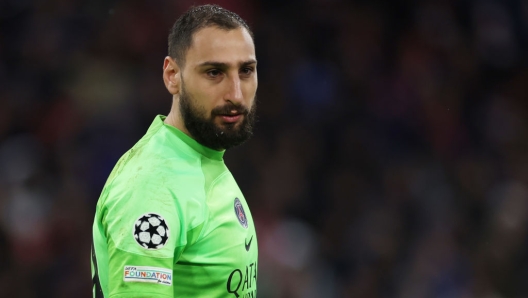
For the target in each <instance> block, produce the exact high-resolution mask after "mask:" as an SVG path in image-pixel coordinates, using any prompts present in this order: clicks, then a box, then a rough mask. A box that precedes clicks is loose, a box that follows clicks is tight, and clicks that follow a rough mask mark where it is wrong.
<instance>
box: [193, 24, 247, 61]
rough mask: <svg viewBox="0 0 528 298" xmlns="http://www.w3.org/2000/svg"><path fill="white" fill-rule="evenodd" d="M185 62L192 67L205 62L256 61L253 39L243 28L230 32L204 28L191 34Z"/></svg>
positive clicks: (216, 28)
mask: <svg viewBox="0 0 528 298" xmlns="http://www.w3.org/2000/svg"><path fill="white" fill-rule="evenodd" d="M186 60H187V62H190V63H192V64H194V65H199V64H203V63H205V62H207V61H216V62H221V63H226V64H240V63H244V62H247V61H256V57H255V46H254V44H253V38H252V37H251V35H250V34H249V32H248V31H247V30H246V29H245V28H243V27H239V28H236V29H231V30H226V29H221V28H218V27H205V28H202V29H200V30H198V31H197V32H195V33H194V34H193V39H192V42H191V47H190V48H189V50H188V51H187V55H186Z"/></svg>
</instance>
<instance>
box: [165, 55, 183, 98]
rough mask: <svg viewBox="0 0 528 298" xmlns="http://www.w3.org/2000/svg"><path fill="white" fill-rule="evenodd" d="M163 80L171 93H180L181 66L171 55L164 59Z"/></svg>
mask: <svg viewBox="0 0 528 298" xmlns="http://www.w3.org/2000/svg"><path fill="white" fill-rule="evenodd" d="M163 82H164V83H165V87H166V88H167V90H168V91H169V93H170V94H172V95H176V94H178V93H180V86H181V82H180V67H179V66H178V64H177V63H176V61H174V59H172V58H171V57H170V56H167V57H165V60H164V61H163Z"/></svg>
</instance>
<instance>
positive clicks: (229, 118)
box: [219, 114, 243, 123]
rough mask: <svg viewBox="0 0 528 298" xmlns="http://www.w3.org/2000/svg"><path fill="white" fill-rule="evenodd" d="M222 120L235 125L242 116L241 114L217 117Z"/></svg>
mask: <svg viewBox="0 0 528 298" xmlns="http://www.w3.org/2000/svg"><path fill="white" fill-rule="evenodd" d="M219 116H220V117H221V118H222V120H223V121H224V122H226V123H235V122H237V121H238V120H239V119H240V118H241V117H242V116H243V115H242V114H233V115H219Z"/></svg>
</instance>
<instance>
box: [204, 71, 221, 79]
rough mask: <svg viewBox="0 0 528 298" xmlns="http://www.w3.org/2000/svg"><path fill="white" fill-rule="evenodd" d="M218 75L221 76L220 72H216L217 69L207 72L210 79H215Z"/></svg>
mask: <svg viewBox="0 0 528 298" xmlns="http://www.w3.org/2000/svg"><path fill="white" fill-rule="evenodd" d="M220 74H221V73H220V71H219V70H217V69H211V70H209V71H207V75H208V76H210V77H212V78H216V77H217V76H219V75H220Z"/></svg>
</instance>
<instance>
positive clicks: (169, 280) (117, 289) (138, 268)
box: [102, 179, 186, 298]
mask: <svg viewBox="0 0 528 298" xmlns="http://www.w3.org/2000/svg"><path fill="white" fill-rule="evenodd" d="M135 182H136V183H134V185H133V186H132V187H129V188H126V187H115V188H113V189H114V190H113V191H109V193H108V197H107V199H106V203H105V207H104V209H105V210H104V212H103V217H102V223H103V229H104V233H105V236H106V239H107V247H108V292H109V294H110V297H111V298H117V297H127V298H132V297H173V292H174V291H173V266H174V264H175V263H176V262H177V261H178V258H179V256H180V255H181V252H182V250H183V247H184V246H185V241H186V235H185V228H183V227H182V223H181V220H180V217H179V215H178V209H177V207H176V206H175V204H174V202H175V198H173V196H172V195H171V191H169V190H168V189H165V188H164V187H162V186H160V185H158V184H157V183H156V182H155V181H149V180H145V179H143V181H141V180H137V181H135ZM129 185H130V184H129ZM123 189H124V190H123Z"/></svg>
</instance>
